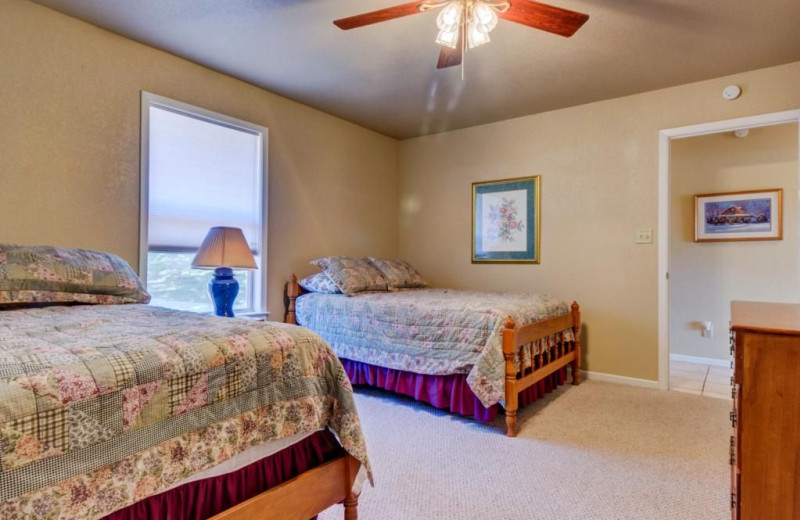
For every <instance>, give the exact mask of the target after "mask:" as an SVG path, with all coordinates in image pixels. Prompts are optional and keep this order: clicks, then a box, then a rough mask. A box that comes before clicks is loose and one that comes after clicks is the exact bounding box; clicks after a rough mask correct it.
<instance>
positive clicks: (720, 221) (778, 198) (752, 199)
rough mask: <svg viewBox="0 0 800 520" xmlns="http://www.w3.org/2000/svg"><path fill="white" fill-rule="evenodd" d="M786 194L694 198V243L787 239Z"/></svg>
mask: <svg viewBox="0 0 800 520" xmlns="http://www.w3.org/2000/svg"><path fill="white" fill-rule="evenodd" d="M782 199H783V190H782V189H779V188H776V189H772V190H758V191H735V192H730V193H707V194H704V195H695V196H694V230H695V231H694V241H695V242H733V241H740V240H782V239H783V208H782V207H781V206H782Z"/></svg>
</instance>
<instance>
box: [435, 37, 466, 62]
mask: <svg viewBox="0 0 800 520" xmlns="http://www.w3.org/2000/svg"><path fill="white" fill-rule="evenodd" d="M462 58H463V56H462V55H461V38H459V39H458V44H457V45H456V48H455V49H451V48H450V47H444V46H442V48H441V50H440V51H439V61H438V62H437V63H436V68H437V69H446V68H448V67H455V66H456V65H461V59H462Z"/></svg>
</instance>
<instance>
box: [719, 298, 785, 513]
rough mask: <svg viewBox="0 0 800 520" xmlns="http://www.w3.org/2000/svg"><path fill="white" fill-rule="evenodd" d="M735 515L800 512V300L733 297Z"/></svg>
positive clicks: (733, 480) (733, 487)
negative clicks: (799, 302) (739, 299)
mask: <svg viewBox="0 0 800 520" xmlns="http://www.w3.org/2000/svg"><path fill="white" fill-rule="evenodd" d="M731 351H732V353H734V366H735V370H734V376H733V380H732V381H731V384H733V397H734V400H733V411H732V412H731V423H732V425H733V436H731V510H732V518H733V520H739V519H741V520H798V519H800V305H794V304H779V303H755V302H733V303H732V304H731Z"/></svg>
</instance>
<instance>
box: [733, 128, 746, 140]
mask: <svg viewBox="0 0 800 520" xmlns="http://www.w3.org/2000/svg"><path fill="white" fill-rule="evenodd" d="M749 133H750V130H748V129H747V128H740V129H738V130H734V131H733V135H735V136H736V137H739V138H741V137H747V134H749Z"/></svg>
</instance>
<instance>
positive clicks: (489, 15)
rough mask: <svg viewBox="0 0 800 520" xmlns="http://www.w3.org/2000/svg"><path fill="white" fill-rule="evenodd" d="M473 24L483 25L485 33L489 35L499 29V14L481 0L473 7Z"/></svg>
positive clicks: (471, 22)
mask: <svg viewBox="0 0 800 520" xmlns="http://www.w3.org/2000/svg"><path fill="white" fill-rule="evenodd" d="M473 23H474V24H480V25H483V26H484V28H485V31H484V32H486V33H489V32H491V31H492V30H494V28H495V27H497V13H496V12H495V10H494V9H493V8H492V7H491V6H489V5H488V4H486V3H484V2H481V1H480V0H479V1H477V2H475V4H474V5H473V6H472V20H471V21H470V24H473Z"/></svg>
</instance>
